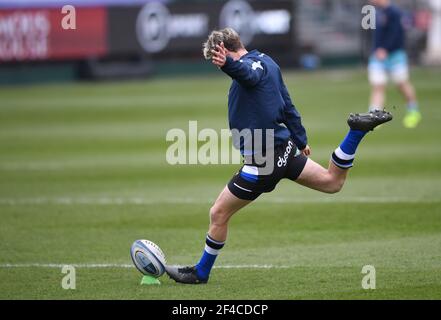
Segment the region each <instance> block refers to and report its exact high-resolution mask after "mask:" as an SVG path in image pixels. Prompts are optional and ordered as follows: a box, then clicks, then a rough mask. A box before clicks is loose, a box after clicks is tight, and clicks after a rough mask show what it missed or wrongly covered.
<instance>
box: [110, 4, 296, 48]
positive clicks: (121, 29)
mask: <svg viewBox="0 0 441 320" xmlns="http://www.w3.org/2000/svg"><path fill="white" fill-rule="evenodd" d="M293 11H294V8H293V2H292V1H286V0H279V1H271V2H269V1H266V2H261V1H243V0H232V1H216V2H213V3H211V2H198V3H197V4H195V3H193V5H190V4H189V2H187V1H186V2H185V3H183V2H178V3H170V4H168V5H166V4H163V3H159V2H151V3H147V4H145V5H144V6H142V7H110V8H109V51H110V53H111V54H127V53H131V52H138V53H143V54H149V55H155V54H160V55H161V56H162V55H169V54H171V55H173V54H184V55H185V54H187V55H192V54H198V55H200V52H201V45H202V42H203V41H204V40H205V39H206V38H207V35H208V34H209V33H210V31H211V30H213V29H216V28H224V27H227V26H229V27H233V28H234V29H236V30H237V31H238V32H239V33H240V35H241V37H242V40H243V42H244V44H245V45H247V46H250V47H259V48H260V49H262V50H269V51H271V50H274V49H278V50H280V49H283V50H285V52H286V50H288V51H289V50H292V49H293V44H294V42H293V37H294V32H293Z"/></svg>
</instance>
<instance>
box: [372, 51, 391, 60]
mask: <svg viewBox="0 0 441 320" xmlns="http://www.w3.org/2000/svg"><path fill="white" fill-rule="evenodd" d="M388 55H389V54H388V53H387V50H386V49H384V48H378V49H377V50H376V51H375V56H376V57H377V59H378V60H380V61H383V60H386V59H387V56H388Z"/></svg>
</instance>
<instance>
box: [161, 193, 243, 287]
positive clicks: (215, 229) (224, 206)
mask: <svg viewBox="0 0 441 320" xmlns="http://www.w3.org/2000/svg"><path fill="white" fill-rule="evenodd" d="M249 203H251V201H247V200H242V199H239V198H237V197H236V196H234V195H233V194H232V193H231V192H230V191H229V190H228V187H225V189H224V190H223V191H222V192H221V194H220V195H219V197H218V198H217V200H216V202H215V203H214V205H213V207H212V208H211V209H210V227H209V230H208V234H207V236H206V238H205V248H204V252H203V253H202V257H201V259H200V260H199V262H198V263H197V264H196V265H195V266H188V267H177V266H166V267H165V271H166V272H167V274H168V275H169V277H170V278H172V279H173V280H175V281H176V282H180V283H186V284H201V283H207V281H208V278H209V276H210V272H211V269H212V268H213V265H214V262H215V261H216V258H217V256H218V254H219V251H220V250H221V249H222V248H223V246H224V245H225V241H226V239H227V234H228V222H229V220H230V218H231V216H232V215H233V214H234V213H236V212H237V211H238V210H240V209H241V208H243V207H245V206H246V205H247V204H249Z"/></svg>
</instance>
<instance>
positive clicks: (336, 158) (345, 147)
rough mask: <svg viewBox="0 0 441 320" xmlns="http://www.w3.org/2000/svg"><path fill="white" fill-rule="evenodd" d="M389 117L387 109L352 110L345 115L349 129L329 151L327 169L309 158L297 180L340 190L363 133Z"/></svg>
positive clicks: (326, 188)
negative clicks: (359, 111)
mask: <svg viewBox="0 0 441 320" xmlns="http://www.w3.org/2000/svg"><path fill="white" fill-rule="evenodd" d="M391 120H392V115H391V114H390V113H389V112H386V111H380V110H376V111H371V112H369V113H365V114H351V115H350V117H349V119H348V124H349V126H350V130H349V132H348V134H347V135H346V137H345V139H344V140H343V142H342V143H341V145H340V146H339V147H338V148H337V149H336V150H335V151H334V153H333V154H332V157H331V161H330V163H329V167H328V169H325V168H323V167H322V166H321V165H319V164H317V163H316V162H314V161H313V160H311V159H308V161H307V162H306V165H305V168H304V169H303V171H302V173H301V174H300V176H299V178H298V179H297V180H296V182H297V183H299V184H301V185H304V186H306V187H308V188H311V189H314V190H318V191H321V192H326V193H336V192H339V191H340V190H341V188H342V187H343V185H344V183H345V181H346V177H347V174H348V169H350V168H352V166H353V163H354V159H355V153H356V151H357V148H358V145H359V144H360V142H361V141H362V139H363V138H364V136H365V135H366V134H367V133H368V132H369V131H371V130H373V129H374V128H375V127H377V126H379V125H381V124H383V123H386V122H388V121H391Z"/></svg>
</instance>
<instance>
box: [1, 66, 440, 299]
mask: <svg viewBox="0 0 441 320" xmlns="http://www.w3.org/2000/svg"><path fill="white" fill-rule="evenodd" d="M365 77H366V75H365V73H364V71H363V70H361V69H360V70H352V71H327V72H320V73H301V72H287V73H286V74H285V78H286V82H287V85H288V88H289V90H290V93H291V95H292V97H293V99H294V101H295V103H296V105H297V107H298V109H299V110H300V112H301V113H302V115H303V118H304V124H305V126H306V128H307V130H308V134H309V141H310V145H311V147H312V150H313V154H312V158H313V159H315V160H316V161H318V162H320V163H321V164H323V165H327V162H328V159H329V157H330V154H331V152H332V151H333V150H334V149H335V148H336V147H337V146H338V144H339V143H340V142H341V140H342V138H343V137H344V135H345V134H346V131H347V126H346V118H347V115H348V113H349V112H353V111H364V110H366V108H367V101H368V95H369V88H368V84H367V80H366V79H365ZM413 79H414V82H415V85H416V87H417V90H418V95H419V100H420V105H421V108H422V112H423V115H424V117H423V122H422V124H421V126H420V127H418V128H417V129H415V130H406V129H404V127H403V126H402V123H401V121H402V118H403V116H404V112H405V108H404V107H403V106H404V103H403V102H402V100H401V98H400V97H399V95H398V94H397V92H396V91H395V90H393V89H392V88H391V89H390V91H389V100H388V105H389V106H390V107H389V109H390V110H391V111H392V112H393V113H394V114H395V120H394V121H393V122H392V123H390V124H388V125H385V126H383V127H382V128H381V129H380V130H378V131H376V132H374V133H372V134H369V135H368V136H367V137H366V139H365V140H364V141H363V143H362V145H361V147H360V148H359V152H358V154H357V158H356V163H355V168H354V169H353V170H352V171H351V173H350V177H349V180H348V182H347V184H346V186H345V188H344V190H343V191H342V192H341V193H340V194H337V195H332V196H331V195H325V194H320V193H318V192H315V191H311V190H307V189H305V188H303V187H300V186H298V185H296V184H295V183H292V182H289V181H283V182H282V183H281V184H280V185H279V187H278V188H277V190H276V191H275V192H274V193H272V194H269V195H264V196H262V197H261V198H260V199H258V201H257V202H256V203H254V204H252V205H251V206H249V207H247V208H246V209H244V210H243V211H241V212H240V213H239V214H237V215H236V216H235V217H234V218H233V219H232V223H231V228H230V234H229V239H228V242H227V245H226V247H225V248H224V249H223V250H222V252H221V255H220V256H219V258H218V260H217V264H216V266H217V268H216V269H214V270H213V272H212V276H211V279H210V282H209V284H207V285H204V286H185V285H179V284H176V283H174V282H172V281H171V280H169V279H168V278H166V277H162V278H161V281H162V285H160V286H140V285H139V282H140V278H141V275H140V273H139V272H138V271H137V270H136V269H135V268H133V267H130V265H131V260H130V256H129V248H130V245H131V243H132V242H133V241H134V240H136V239H143V238H145V239H150V240H152V241H154V242H156V243H157V244H159V245H160V246H161V248H162V249H163V250H164V252H165V253H166V256H167V259H168V262H169V263H171V264H191V263H195V262H197V259H198V258H199V256H200V254H201V252H202V249H203V245H204V237H205V232H206V230H207V224H208V209H209V207H210V204H211V203H212V202H213V200H214V199H215V197H216V196H217V194H218V193H219V192H220V191H221V189H222V188H223V187H224V185H225V184H226V182H227V181H228V180H229V179H230V178H231V176H232V174H233V173H234V172H235V170H236V169H237V168H238V166H234V165H233V166H231V165H229V166H227V165H223V166H216V165H208V166H202V165H198V166H170V165H168V164H167V163H166V161H165V152H166V150H167V147H168V146H169V144H168V143H167V142H166V141H165V134H166V132H167V131H168V130H169V129H171V128H183V129H184V130H187V128H188V121H189V120H198V121H199V128H200V129H202V128H215V129H216V130H220V129H222V128H227V126H228V122H227V115H226V112H227V110H226V102H227V90H228V87H229V83H230V80H229V79H228V78H227V77H226V76H223V75H221V74H219V75H217V74H216V75H207V76H199V77H189V78H184V77H181V78H173V79H164V78H158V79H155V80H150V81H141V82H139V81H133V82H124V83H99V84H97V83H82V84H57V85H38V86H31V87H3V88H0V177H1V178H0V219H1V222H0V299H24V298H26V299H107V298H109V299H413V298H421V299H433V298H435V299H440V298H441V198H440V195H441V145H440V138H441V105H440V101H441V81H440V79H441V71H440V70H428V69H416V70H414V72H413ZM62 264H75V265H78V267H77V268H76V289H75V290H64V289H63V288H62V287H61V281H62V279H63V277H64V276H65V275H64V274H63V273H62V272H61V267H60V265H62ZM96 264H99V265H101V266H99V265H98V266H97V265H96ZM103 264H104V265H107V266H106V267H103V266H102V265H103ZM364 265H373V266H374V267H375V269H376V289H375V290H363V289H362V286H361V281H362V278H363V276H364V275H363V274H362V273H361V270H362V267H363V266H364Z"/></svg>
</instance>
